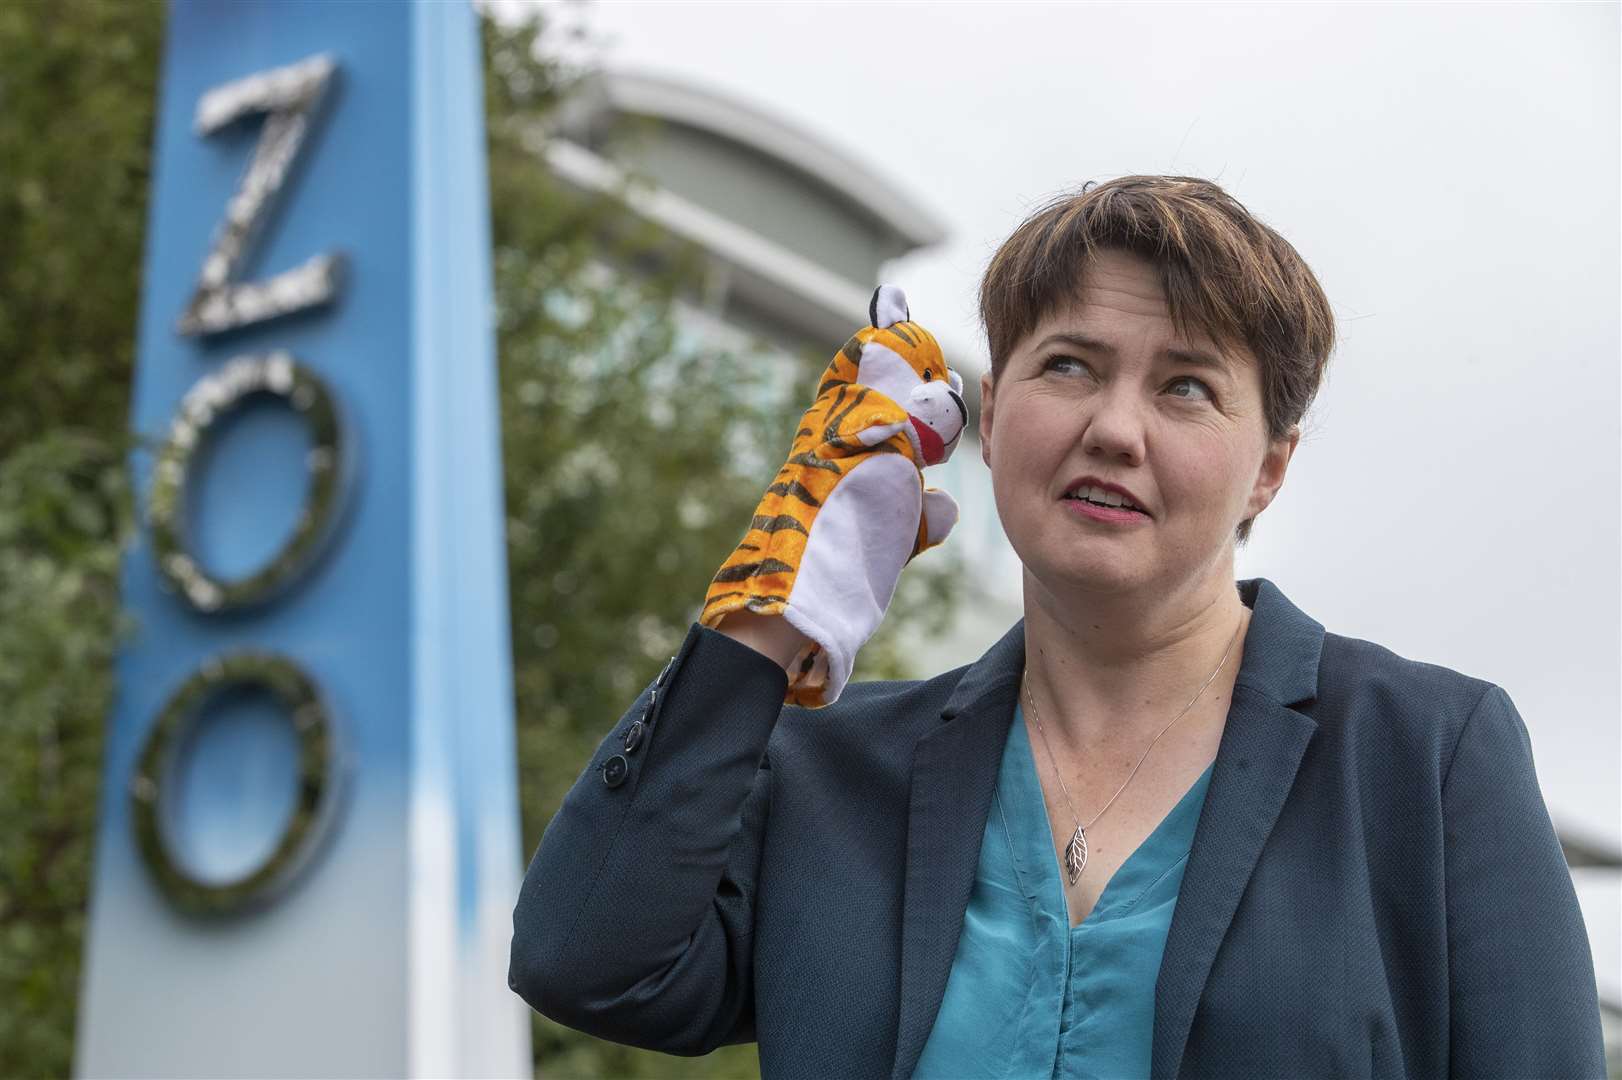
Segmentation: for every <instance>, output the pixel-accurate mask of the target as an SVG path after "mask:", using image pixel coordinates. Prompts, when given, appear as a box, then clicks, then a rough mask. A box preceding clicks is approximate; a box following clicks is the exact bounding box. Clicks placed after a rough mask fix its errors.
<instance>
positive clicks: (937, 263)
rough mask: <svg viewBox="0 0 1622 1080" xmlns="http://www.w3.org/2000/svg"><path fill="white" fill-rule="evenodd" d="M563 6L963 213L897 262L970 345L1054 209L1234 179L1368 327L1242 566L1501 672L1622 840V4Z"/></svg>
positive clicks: (1392, 637) (897, 274)
mask: <svg viewBox="0 0 1622 1080" xmlns="http://www.w3.org/2000/svg"><path fill="white" fill-rule="evenodd" d="M541 6H542V7H543V8H544V9H546V10H549V11H551V12H552V13H554V14H556V15H557V16H558V17H559V19H560V20H562V21H572V20H576V19H579V20H582V21H584V23H585V25H586V26H588V27H589V28H590V29H591V30H592V31H593V32H594V33H595V34H596V35H598V36H599V37H600V38H601V39H602V47H601V49H600V56H601V58H602V59H603V60H604V61H605V62H606V64H607V65H608V66H610V67H616V68H622V69H627V70H637V71H644V72H649V73H655V74H661V75H666V76H675V77H680V78H682V79H684V80H687V81H690V82H693V83H696V84H699V85H702V86H705V87H708V88H710V89H712V90H718V91H722V92H726V93H730V94H733V95H737V96H738V97H739V98H741V99H743V100H745V101H747V102H749V103H750V104H751V105H753V106H754V107H756V108H757V109H760V110H763V111H765V112H768V113H770V114H774V115H777V116H780V117H782V118H783V119H784V120H786V121H788V122H791V123H793V124H794V125H795V126H796V127H799V128H801V129H804V130H806V131H808V132H810V133H812V134H814V135H815V136H817V137H819V138H822V139H824V140H826V141H827V142H829V143H831V144H833V145H835V146H837V147H839V148H842V149H843V150H845V151H846V152H848V153H851V154H855V155H858V156H860V157H861V158H863V159H864V160H866V161H869V162H871V163H872V165H873V167H874V168H875V170H877V171H879V172H880V173H882V174H884V175H886V176H888V177H889V178H891V179H892V180H893V181H894V182H895V183H896V185H897V186H899V187H900V188H902V189H903V190H905V191H906V192H908V193H910V194H912V195H913V196H914V197H915V198H916V199H917V201H918V202H919V203H920V204H921V205H923V206H925V207H927V208H928V209H929V210H930V211H931V212H932V213H934V214H935V215H937V216H939V217H940V218H942V219H943V220H944V221H946V222H947V224H948V226H949V228H950V230H951V239H950V240H949V241H948V242H947V243H946V244H944V245H942V246H940V247H938V248H935V249H932V250H929V251H926V252H922V253H919V254H916V255H913V256H909V257H907V258H906V259H903V260H900V261H898V262H896V263H893V264H892V265H891V266H890V267H888V268H887V271H886V273H885V278H886V279H887V280H890V281H894V282H896V283H898V284H900V285H902V286H903V287H904V288H905V289H906V290H907V294H908V297H909V299H910V300H911V305H912V311H913V314H914V316H915V317H916V318H917V319H918V321H920V322H922V323H924V324H925V325H927V326H929V327H931V328H932V329H934V330H935V331H936V332H937V333H938V334H939V335H940V336H941V337H942V338H943V340H944V341H945V342H946V343H947V345H948V347H949V348H953V349H955V350H956V352H957V353H958V355H957V356H956V357H955V358H954V360H955V362H957V363H959V364H961V366H962V367H964V368H968V369H974V368H976V366H977V365H979V364H983V356H984V341H983V338H982V337H981V333H980V329H979V326H978V323H977V322H976V319H975V314H974V296H975V289H976V286H977V283H978V280H979V275H980V272H981V271H982V269H983V268H984V265H985V262H986V260H987V259H988V257H989V256H990V254H991V252H992V251H993V250H994V249H995V247H996V245H997V244H998V243H999V242H1000V241H1001V240H1002V238H1003V237H1005V236H1006V235H1007V234H1008V232H1009V231H1010V230H1011V229H1012V228H1013V227H1014V225H1015V224H1017V223H1018V221H1019V219H1020V218H1021V217H1022V216H1023V215H1024V214H1026V213H1027V212H1029V211H1030V210H1031V209H1034V208H1035V207H1036V206H1037V205H1038V204H1040V203H1041V202H1043V201H1045V200H1046V199H1047V198H1049V197H1050V196H1052V195H1054V194H1056V193H1058V192H1060V191H1062V190H1065V189H1068V188H1072V187H1075V186H1078V185H1080V184H1081V183H1082V182H1083V181H1085V180H1089V179H1107V178H1109V177H1112V176H1118V175H1122V174H1125V173H1134V172H1144V173H1158V172H1165V173H1185V174H1191V175H1196V176H1203V177H1208V178H1210V179H1213V180H1216V181H1217V182H1218V183H1221V184H1222V185H1223V186H1224V187H1226V188H1227V189H1228V190H1229V191H1230V192H1232V193H1233V194H1234V195H1235V196H1236V197H1238V198H1239V199H1240V201H1242V202H1243V203H1245V204H1246V205H1247V206H1248V207H1249V208H1250V210H1251V211H1252V212H1253V213H1255V214H1257V215H1258V216H1259V217H1261V218H1262V219H1263V220H1265V221H1267V222H1268V223H1269V224H1271V225H1273V226H1274V227H1275V228H1277V229H1278V230H1279V231H1280V232H1282V233H1283V234H1284V235H1285V237H1286V238H1288V239H1289V240H1290V241H1291V242H1292V243H1293V244H1295V246H1296V247H1297V248H1298V249H1299V250H1300V251H1301V253H1302V254H1303V255H1304V256H1305V257H1306V259H1307V261H1308V262H1309V263H1310V264H1311V265H1312V267H1313V268H1314V270H1315V271H1316V273H1317V274H1318V276H1319V279H1320V280H1321V281H1322V283H1323V285H1324V288H1325V290H1326V291H1327V292H1328V294H1329V297H1330V300H1331V301H1332V303H1333V304H1334V307H1335V311H1336V314H1337V317H1338V319H1339V330H1340V334H1341V343H1340V346H1339V348H1338V349H1337V351H1336V353H1335V355H1334V358H1333V360H1332V361H1331V364H1330V369H1329V372H1330V373H1329V378H1328V381H1327V382H1326V384H1325V387H1324V389H1323V391H1322V392H1321V394H1320V397H1319V399H1318V404H1317V405H1316V406H1315V408H1314V410H1313V412H1312V413H1311V414H1310V415H1309V418H1308V423H1307V425H1306V431H1307V434H1306V437H1305V438H1304V439H1303V441H1302V443H1301V446H1300V448H1299V449H1298V450H1297V452H1296V455H1295V458H1294V461H1293V462H1292V464H1291V468H1290V473H1289V477H1288V479H1287V482H1286V484H1285V486H1284V489H1283V490H1282V492H1281V493H1280V495H1279V497H1278V499H1277V501H1275V503H1274V504H1273V506H1272V507H1271V508H1269V510H1268V511H1267V513H1266V514H1265V515H1264V516H1263V518H1262V519H1261V521H1260V523H1259V525H1258V527H1257V531H1256V534H1255V537H1254V539H1253V541H1252V543H1251V545H1250V547H1249V548H1248V549H1247V550H1245V551H1243V552H1241V555H1240V564H1239V568H1238V569H1239V576H1241V577H1253V576H1262V577H1267V578H1270V579H1271V580H1272V581H1274V582H1275V583H1276V584H1277V585H1278V586H1279V587H1280V588H1281V589H1283V590H1284V592H1285V594H1286V595H1288V596H1289V597H1290V598H1291V599H1292V600H1293V601H1294V602H1295V603H1296V604H1297V605H1298V606H1300V607H1301V608H1302V609H1303V610H1305V611H1306V612H1307V613H1308V614H1310V615H1312V616H1313V617H1315V618H1317V619H1318V620H1319V621H1320V622H1322V623H1323V624H1324V625H1325V626H1326V627H1327V628H1328V629H1329V630H1330V631H1333V632H1336V633H1340V634H1346V635H1351V636H1354V637H1362V638H1367V639H1369V640H1372V641H1376V642H1379V643H1380V644H1382V645H1385V646H1386V647H1388V648H1390V649H1392V650H1394V651H1396V652H1398V653H1400V654H1402V655H1404V656H1407V657H1410V658H1413V659H1416V660H1423V661H1426V662H1430V663H1436V664H1442V665H1445V666H1448V667H1451V668H1455V669H1457V670H1459V671H1463V672H1465V673H1466V674H1469V675H1473V676H1476V677H1479V678H1483V679H1487V680H1490V681H1492V682H1495V683H1497V684H1499V685H1500V686H1503V687H1504V688H1505V689H1506V690H1507V691H1508V692H1509V694H1510V696H1511V697H1512V698H1513V699H1514V701H1515V703H1516V705H1517V706H1518V708H1519V709H1520V712H1521V715H1522V716H1523V717H1524V718H1525V720H1526V723H1527V726H1528V728H1529V729H1530V731H1531V735H1532V741H1533V749H1534V754H1535V757H1536V762H1537V767H1538V773H1539V777H1540V779H1541V781H1542V784H1543V788H1544V791H1545V795H1546V797H1547V798H1548V801H1549V804H1550V809H1551V812H1552V813H1553V815H1554V817H1555V820H1556V822H1557V823H1559V824H1561V825H1562V826H1567V827H1570V828H1573V829H1574V830H1575V829H1580V830H1581V831H1582V832H1583V833H1584V834H1587V835H1589V836H1592V837H1595V838H1598V839H1602V840H1605V841H1607V842H1608V843H1609V844H1610V845H1611V846H1612V847H1617V846H1619V845H1622V779H1619V777H1622V554H1619V552H1622V536H1619V532H1622V527H1619V526H1622V464H1619V463H1622V317H1619V312H1622V275H1619V262H1622V218H1619V185H1622V167H1619V110H1618V103H1619V74H1618V72H1619V67H1618V42H1619V29H1622V23H1619V17H1618V12H1619V8H1618V6H1617V5H1615V4H1571V5H1552V4H1551V5H1536V6H1520V5H1505V4H1494V5H1463V4H1449V5H1435V6H1396V5H1380V4H1357V5H1348V6H1335V5H1317V4H1312V5H1308V4H1301V5H1244V6H1223V5H1191V6H1184V5H1148V4H1139V5H1131V6H1093V5H1073V6H1072V5H1061V4H1028V5H1021V4H1015V3H998V4H995V5H993V4H980V3H939V4H891V5H886V4H873V3H863V4H849V5H844V4H826V3H825V4H766V3H757V4H742V3H726V4H721V3H715V4H701V3H681V2H668V0H666V2H661V3H625V2H617V3H616V2H601V3H596V4H593V5H590V6H589V7H587V8H585V9H584V13H583V15H581V14H574V13H573V12H574V11H575V10H577V9H575V8H574V7H573V6H572V5H559V4H556V3H552V2H545V3H542V5H541Z"/></svg>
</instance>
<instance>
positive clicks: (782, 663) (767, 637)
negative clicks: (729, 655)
mask: <svg viewBox="0 0 1622 1080" xmlns="http://www.w3.org/2000/svg"><path fill="white" fill-rule="evenodd" d="M715 629H716V630H717V631H718V632H719V633H722V634H725V635H726V636H727V637H729V638H731V639H732V640H733V641H736V642H738V643H740V644H742V645H747V646H749V647H750V648H751V649H754V650H755V651H756V652H758V653H760V654H761V655H762V656H765V657H767V658H768V659H770V660H771V661H772V663H774V664H776V665H777V666H778V667H780V668H782V669H783V670H784V671H787V670H788V667H789V664H790V663H792V662H793V660H794V658H795V657H796V656H798V655H799V652H800V650H801V649H803V648H804V647H805V646H806V644H807V643H809V642H810V640H811V639H810V638H808V637H806V636H805V635H804V634H802V633H800V632H799V631H798V630H796V629H795V628H794V626H793V625H792V624H791V623H790V622H789V621H788V620H787V619H785V618H783V617H782V616H781V615H758V614H756V613H755V612H753V611H734V612H733V613H732V614H730V615H728V616H727V617H726V618H724V619H722V620H721V622H720V623H719V624H718V625H717V626H716V628H715Z"/></svg>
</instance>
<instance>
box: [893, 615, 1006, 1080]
mask: <svg viewBox="0 0 1622 1080" xmlns="http://www.w3.org/2000/svg"><path fill="white" fill-rule="evenodd" d="M1024 661H1025V623H1024V620H1021V621H1020V622H1018V623H1017V624H1015V626H1014V628H1013V629H1012V630H1010V631H1008V633H1007V634H1005V635H1003V638H1002V640H1001V641H999V642H997V644H996V645H993V646H992V647H991V649H990V650H989V651H988V652H987V653H986V654H985V655H984V656H982V657H981V658H980V659H979V660H978V661H977V662H976V663H974V664H973V665H972V666H970V667H969V669H968V670H967V671H966V672H964V675H963V678H962V679H960V680H959V681H958V685H957V688H956V689H955V690H954V691H953V693H952V696H951V699H950V700H949V701H948V702H947V703H946V706H945V707H944V708H943V709H942V710H941V718H942V720H943V721H945V722H944V723H942V724H941V726H939V727H937V728H935V729H934V730H932V731H930V732H928V733H927V734H925V735H924V736H923V737H921V738H920V739H919V740H918V743H917V746H916V747H915V749H914V751H913V760H912V793H911V802H910V809H909V813H908V818H907V869H906V873H907V879H906V888H905V892H904V893H903V896H902V918H901V1010H900V1023H899V1025H898V1027H897V1032H896V1052H895V1063H894V1066H893V1068H892V1072H891V1075H892V1077H893V1078H894V1080H907V1078H908V1077H910V1076H911V1075H912V1071H913V1069H914V1068H916V1067H917V1065H918V1058H919V1057H920V1056H921V1055H922V1054H923V1052H924V1044H925V1043H926V1042H927V1041H928V1040H929V1033H930V1031H931V1030H932V1029H933V1028H934V1026H935V1016H936V1014H937V1013H938V1012H939V1011H940V1005H941V999H942V998H943V997H944V996H945V994H946V980H947V976H948V975H950V974H951V970H952V961H953V959H954V958H955V957H956V955H957V940H958V936H959V934H960V933H961V932H962V929H963V912H964V910H965V909H966V908H967V907H968V903H969V893H970V892H971V891H972V889H973V887H974V873H975V868H976V867H977V866H978V865H979V863H980V845H981V841H982V839H983V838H984V836H985V829H986V817H987V815H988V814H989V813H990V810H991V796H992V792H993V791H994V790H995V789H996V786H997V769H998V766H999V765H1000V764H1001V761H1002V750H1003V744H1004V743H1005V742H1006V741H1007V739H1008V727H1009V724H1010V723H1012V722H1013V716H1014V702H1015V700H1016V698H1017V697H1018V694H1019V677H1020V671H1021V670H1022V668H1023V666H1024Z"/></svg>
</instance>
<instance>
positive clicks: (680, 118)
mask: <svg viewBox="0 0 1622 1080" xmlns="http://www.w3.org/2000/svg"><path fill="white" fill-rule="evenodd" d="M593 82H594V84H595V85H594V86H593V88H592V91H593V92H592V93H590V94H589V95H587V96H589V97H592V98H596V99H597V101H596V102H595V103H594V104H595V105H596V107H597V108H601V107H602V106H603V105H607V107H608V108H610V109H613V110H616V111H619V112H625V113H632V114H636V115H640V116H651V117H654V118H656V119H660V120H666V121H670V122H672V123H678V124H685V125H687V126H688V127H693V128H698V129H700V130H702V131H707V132H710V133H712V134H715V135H717V136H720V137H722V138H724V139H728V140H730V141H732V142H736V143H739V144H741V145H743V146H747V147H749V148H751V149H753V150H755V151H756V152H757V153H761V154H764V155H766V156H768V157H771V158H774V159H776V160H777V161H780V162H782V163H783V164H784V165H786V166H788V167H789V168H790V169H793V170H794V171H796V172H799V173H802V174H804V175H805V176H808V177H810V178H812V179H814V180H815V181H817V182H818V183H819V184H821V185H823V186H824V187H826V188H829V189H831V190H832V191H834V192H836V193H837V194H838V195H840V196H841V197H842V198H844V199H846V200H848V201H849V202H851V203H852V204H854V205H856V206H858V207H860V208H861V209H863V210H865V211H867V212H868V213H869V214H871V215H873V216H874V217H875V218H877V219H878V220H879V221H881V222H883V223H885V224H886V225H888V226H890V227H891V228H892V229H894V230H895V232H896V234H897V236H898V237H900V238H901V239H902V240H904V241H905V242H906V243H907V244H908V245H909V246H910V247H914V248H918V247H927V246H929V245H931V244H937V243H940V242H941V241H943V240H945V239H946V236H947V230H946V226H945V224H944V223H943V222H942V221H941V220H940V219H938V218H936V217H935V216H934V215H932V214H930V213H929V212H928V211H926V210H924V209H923V208H922V207H920V206H919V205H918V204H917V203H916V202H915V201H914V200H913V199H912V198H910V197H909V196H907V195H906V194H905V193H903V192H902V191H901V190H900V189H899V188H897V187H896V186H895V185H894V184H893V183H891V182H890V181H889V180H887V179H885V178H884V177H882V176H880V175H879V174H878V173H876V172H874V171H873V170H872V169H871V168H870V167H869V166H867V165H866V164H864V163H863V162H862V161H860V160H858V159H857V158H854V157H852V156H850V155H849V154H847V153H845V152H844V151H843V150H840V149H839V148H838V147H836V146H833V145H831V144H830V143H828V142H825V141H824V140H822V139H821V138H819V137H817V136H815V135H812V134H811V133H810V132H808V131H806V130H805V129H803V128H801V127H799V126H797V125H795V124H794V123H792V122H790V121H787V120H784V119H783V118H782V117H780V116H776V115H772V114H770V113H767V112H763V111H761V110H760V109H757V108H755V107H753V106H751V105H746V104H744V103H743V102H742V101H740V100H738V99H737V98H735V97H730V96H725V95H722V94H720V93H717V92H714V91H711V90H707V89H704V88H702V87H699V86H696V85H694V84H692V83H690V82H686V81H682V80H677V79H673V78H669V77H666V76H661V75H652V74H647V73H642V72H629V71H613V72H602V73H599V74H598V75H597V76H595V77H594V79H593ZM577 107H578V106H577Z"/></svg>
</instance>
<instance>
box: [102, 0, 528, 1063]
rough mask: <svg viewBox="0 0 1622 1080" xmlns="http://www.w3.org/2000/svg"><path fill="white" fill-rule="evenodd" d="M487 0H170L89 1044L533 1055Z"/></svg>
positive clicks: (245, 1055)
mask: <svg viewBox="0 0 1622 1080" xmlns="http://www.w3.org/2000/svg"><path fill="white" fill-rule="evenodd" d="M477 30H478V27H477V17H476V15H475V13H474V12H473V11H472V9H471V8H470V7H469V6H468V5H467V4H464V3H439V2H432V3H426V2H425V3H395V2H378V3H370V2H367V3H359V2H355V3H342V4H333V3H324V2H316V3H298V2H292V0H215V2H198V0H179V2H176V3H174V4H173V5H172V7H171V10H170V18H169V26H168V35H167V42H166V47H165V62H164V63H165V66H164V74H163V81H162V100H161V106H160V111H159V120H158V131H157V139H156V148H155V163H154V180H153V186H152V197H151V198H152V201H151V211H150V218H149V224H148V241H147V253H146V261H145V277H144V280H143V284H144V294H143V300H142V308H141V325H140V331H139V360H138V364H137V369H136V376H135V387H134V403H133V407H132V414H133V415H132V424H133V426H134V428H135V430H136V431H137V432H139V433H141V434H142V435H143V436H145V437H146V439H147V440H148V441H149V443H150V449H149V450H147V451H145V452H142V453H140V454H138V455H137V456H136V458H135V460H134V462H133V466H134V478H135V483H136V491H137V493H138V498H139V500H140V511H141V517H142V529H141V533H140V538H139V542H138V544H137V545H136V547H135V548H134V549H133V550H132V551H131V552H130V553H129V555H128V557H127V559H126V562H125V566H124V575H123V582H124V597H125V603H126V605H127V607H128V608H129V609H130V610H131V611H132V613H133V614H134V615H135V617H136V619H137V620H138V622H139V624H140V632H139V634H138V636H137V637H136V638H135V640H134V641H132V642H131V643H130V645H129V646H128V647H127V648H126V649H125V650H124V652H123V653H122V654H121V656H120V661H119V669H118V671H119V685H120V693H119V696H118V699H117V703H116V706H115V709H114V712H113V715H112V716H111V717H110V718H109V729H108V739H107V744H106V747H107V749H106V766H105V767H106V776H105V781H104V787H103V797H102V805H101V817H100V832H99V836H98V844H97V852H96V870H95V883H94V891H93V894H92V901H91V911H90V926H89V931H88V936H87V947H86V964H85V975H84V982H83V993H82V1007H81V1010H80V1016H79V1033H78V1053H77V1057H76V1064H77V1068H78V1070H79V1071H80V1073H81V1074H83V1075H87V1076H103V1075H118V1076H174V1075H213V1076H241V1075H252V1076H289V1077H290V1076H333V1075H345V1076H450V1075H456V1076H475V1075H488V1076H517V1075H526V1074H527V1073H528V1072H529V1071H530V1057H529V1046H528V1020H527V1016H526V1013H525V1010H524V1008H523V1005H522V1002H520V1001H518V1000H517V999H516V998H515V997H514V996H513V995H512V994H511V993H510V992H509V990H508V988H507V982H506V963H507V956H508V940H509V938H510V935H511V929H512V928H511V921H510V915H511V907H512V902H513V897H514V896H515V895H516V894H517V889H518V883H519V881H520V877H521V871H522V855H523V853H522V851H521V850H520V846H519V836H518V800H517V786H516V779H517V777H516V765H515V756H514V745H513V744H514V738H513V710H512V674H511V661H510V649H509V641H508V613H507V580H506V558H505V552H506V549H505V539H504V529H503V522H504V508H503V504H502V485H501V458H500V428H499V419H498V418H499V413H498V400H497V382H496V366H495V355H494V346H493V339H492V326H491V315H492V310H491V304H492V300H491V288H490V252H489V217H488V194H487V186H486V180H485V166H484V153H485V145H484V117H483V88H482V80H481V75H480V67H479V53H478V33H477Z"/></svg>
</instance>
